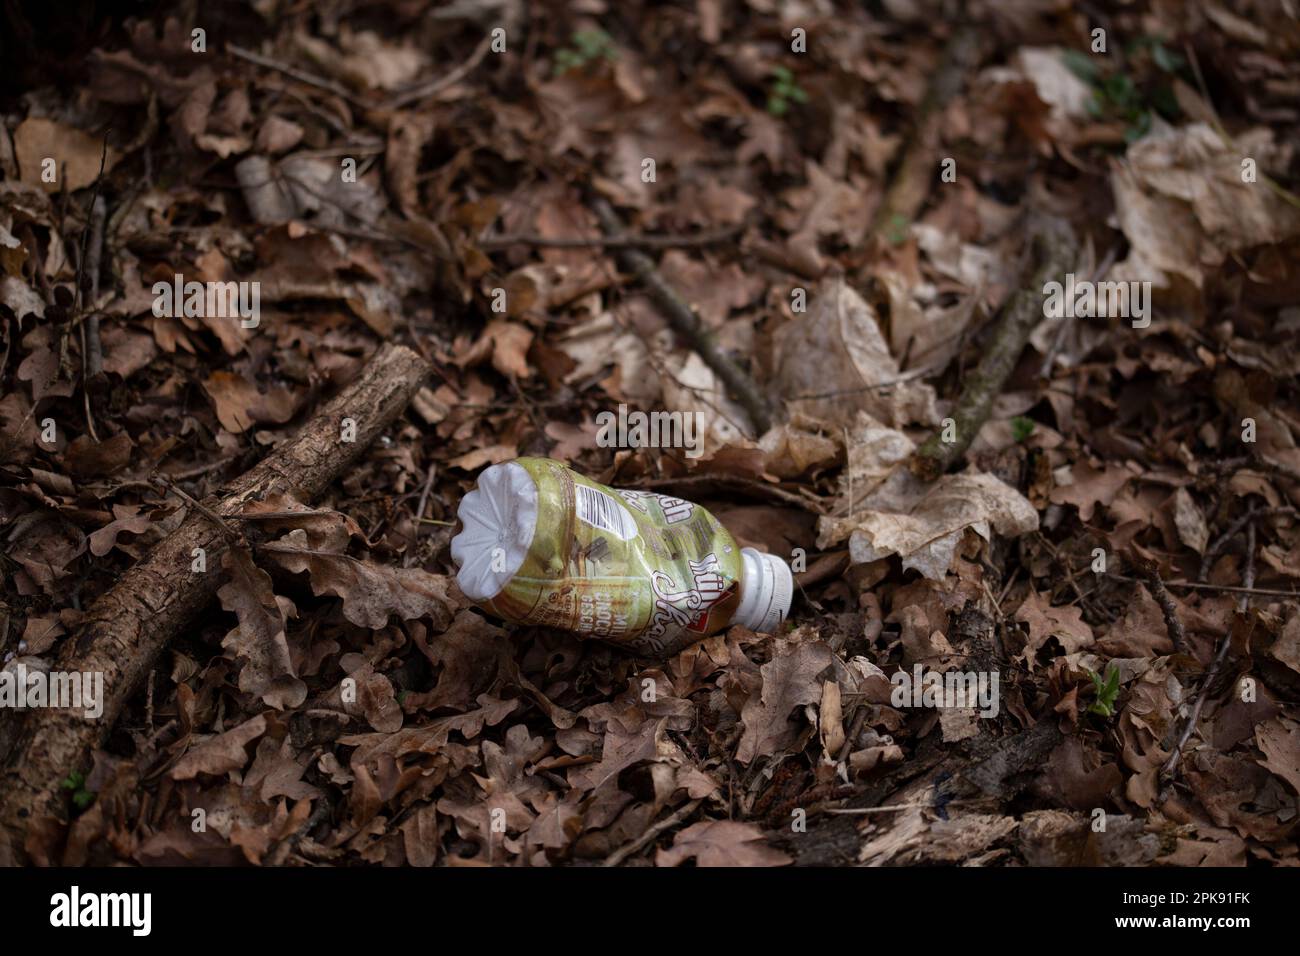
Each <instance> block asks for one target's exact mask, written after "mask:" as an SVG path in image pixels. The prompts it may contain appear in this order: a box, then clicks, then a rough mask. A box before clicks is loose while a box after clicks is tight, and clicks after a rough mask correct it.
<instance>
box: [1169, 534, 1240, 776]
mask: <svg viewBox="0 0 1300 956" xmlns="http://www.w3.org/2000/svg"><path fill="white" fill-rule="evenodd" d="M1246 555H1247V557H1246V572H1245V574H1244V576H1243V579H1244V581H1245V584H1246V587H1245V588H1244V589H1243V590H1246V591H1249V590H1250V589H1251V587H1252V586H1253V585H1254V583H1255V524H1254V522H1250V523H1249V524H1247V526H1246ZM1248 601H1249V597H1247V596H1245V595H1243V596H1242V598H1241V599H1240V601H1239V602H1238V605H1237V606H1238V609H1239V610H1240V611H1242V612H1244V611H1245V610H1246V607H1247V603H1248ZM1231 645H1232V632H1231V630H1230V631H1229V632H1228V633H1227V634H1225V635H1223V637H1222V638H1220V640H1219V646H1218V648H1217V649H1216V650H1215V652H1214V660H1212V661H1210V666H1209V668H1208V669H1207V670H1206V672H1205V677H1204V678H1203V679H1202V680H1201V685H1200V687H1198V688H1197V690H1196V700H1195V701H1193V702H1192V711H1191V713H1190V714H1188V715H1187V726H1185V727H1184V728H1183V732H1182V733H1181V734H1179V735H1178V742H1177V743H1176V744H1174V751H1173V753H1171V754H1170V755H1169V759H1168V760H1166V761H1165V764H1164V766H1163V767H1161V768H1160V779H1161V781H1162V783H1161V791H1162V792H1163V791H1164V789H1165V788H1166V787H1168V785H1169V783H1170V781H1171V780H1172V779H1173V775H1174V771H1175V770H1177V769H1178V762H1179V760H1181V759H1182V756H1183V747H1184V746H1186V745H1187V741H1189V740H1190V739H1191V737H1192V732H1193V731H1195V730H1196V724H1197V722H1198V721H1199V720H1200V719H1201V708H1202V707H1204V706H1205V699H1206V697H1208V696H1209V690H1210V687H1211V685H1212V684H1213V683H1214V679H1215V678H1216V677H1218V676H1219V668H1220V667H1222V666H1223V662H1224V660H1226V659H1227V656H1228V648H1229V647H1230V646H1231Z"/></svg>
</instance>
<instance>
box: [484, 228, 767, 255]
mask: <svg viewBox="0 0 1300 956" xmlns="http://www.w3.org/2000/svg"><path fill="white" fill-rule="evenodd" d="M744 228H745V227H744V223H738V224H736V225H734V226H727V227H726V228H724V229H712V230H709V231H708V232H701V233H697V234H696V235H693V236H638V235H628V234H624V235H606V236H573V237H569V236H562V237H560V236H536V235H531V234H524V233H520V234H518V235H503V236H484V237H482V238H481V239H477V240H475V242H474V244H475V245H476V246H478V247H479V248H480V249H484V250H486V251H488V252H491V251H494V250H497V249H509V248H510V247H511V246H535V247H537V248H539V249H588V248H592V247H596V246H603V247H604V248H606V249H686V248H690V247H692V246H710V245H713V244H714V243H717V242H726V241H727V240H728V239H734V238H735V237H736V235H737V234H738V233H740V232H741V230H743V229H744Z"/></svg>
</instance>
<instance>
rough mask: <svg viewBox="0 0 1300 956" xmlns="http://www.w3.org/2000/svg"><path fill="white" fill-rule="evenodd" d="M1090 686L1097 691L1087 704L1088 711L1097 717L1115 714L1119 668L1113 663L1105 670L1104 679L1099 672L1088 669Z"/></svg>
mask: <svg viewBox="0 0 1300 956" xmlns="http://www.w3.org/2000/svg"><path fill="white" fill-rule="evenodd" d="M1088 676H1089V677H1091V678H1092V686H1093V688H1094V689H1095V690H1096V691H1097V699H1096V700H1094V701H1093V702H1092V703H1091V704H1089V705H1088V713H1090V714H1096V715H1097V716H1098V717H1114V716H1115V698H1117V697H1119V668H1118V667H1116V666H1115V665H1114V664H1112V665H1111V666H1110V669H1109V670H1108V671H1107V672H1106V678H1105V680H1103V679H1102V677H1101V675H1100V674H1094V673H1093V672H1092V671H1088Z"/></svg>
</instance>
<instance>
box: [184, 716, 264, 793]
mask: <svg viewBox="0 0 1300 956" xmlns="http://www.w3.org/2000/svg"><path fill="white" fill-rule="evenodd" d="M264 733H266V718H265V717H264V716H262V715H261V714H258V715H257V716H256V717H251V718H249V719H248V720H246V721H244V722H243V723H242V724H240V725H239V726H238V727H232V728H231V729H230V730H227V731H226V732H225V733H222V734H217V735H216V736H214V737H210V738H208V739H207V740H205V741H203V742H202V743H200V744H199V745H198V746H196V747H191V748H190V749H189V750H188V751H187V752H186V753H185V755H184V756H183V757H181V759H180V760H178V761H176V763H175V765H173V766H172V769H171V771H170V772H169V773H168V776H169V777H171V778H172V779H173V780H193V779H194V778H195V777H197V776H198V775H199V774H201V773H206V774H211V775H213V776H220V775H221V774H226V773H229V772H230V771H232V770H240V769H242V768H243V766H244V765H245V764H246V763H248V752H247V751H246V750H245V749H244V748H245V747H247V746H248V745H249V744H250V743H252V742H253V741H254V740H256V739H257V738H258V737H260V736H262V734H264Z"/></svg>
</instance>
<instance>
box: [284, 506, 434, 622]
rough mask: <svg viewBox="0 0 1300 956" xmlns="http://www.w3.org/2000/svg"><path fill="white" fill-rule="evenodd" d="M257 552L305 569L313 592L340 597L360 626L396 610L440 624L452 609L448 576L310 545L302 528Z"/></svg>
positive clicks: (409, 617) (405, 616)
mask: <svg viewBox="0 0 1300 956" xmlns="http://www.w3.org/2000/svg"><path fill="white" fill-rule="evenodd" d="M259 553H261V554H265V555H266V557H268V558H269V559H270V560H272V561H274V562H276V563H277V564H279V565H280V566H281V567H283V568H285V569H286V570H288V571H292V572H293V573H295V574H302V573H306V574H307V575H308V577H309V578H310V580H311V589H312V593H313V594H316V595H317V596H320V595H324V594H330V595H333V596H334V597H338V598H342V599H343V616H344V617H345V618H347V619H348V620H349V621H351V622H352V623H353V624H355V625H357V626H358V627H368V628H370V629H371V630H378V629H379V628H381V627H383V626H384V625H385V624H387V623H388V620H389V618H391V617H393V616H394V615H396V616H397V617H398V618H400V619H401V620H403V621H412V620H415V619H416V618H422V617H431V618H432V619H433V626H434V627H435V628H436V629H438V630H442V629H443V628H445V627H446V626H447V624H448V623H449V622H450V621H451V615H452V613H453V612H454V611H455V609H456V604H457V602H456V601H455V599H453V598H452V597H451V596H450V594H449V592H448V585H449V583H450V579H449V578H447V577H446V576H444V575H440V574H429V573H428V572H427V571H421V570H420V569H418V568H394V567H388V566H387V565H382V564H375V563H372V562H369V561H361V560H359V559H357V558H353V557H350V556H348V555H346V554H338V553H334V552H331V551H323V550H318V549H314V548H312V547H311V545H310V542H309V540H308V537H307V533H306V532H305V531H303V530H302V529H297V530H294V531H291V532H290V533H289V534H287V535H285V536H284V537H282V538H280V539H279V540H277V541H275V542H274V543H272V544H268V545H263V546H262V547H261V548H260V549H259Z"/></svg>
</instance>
